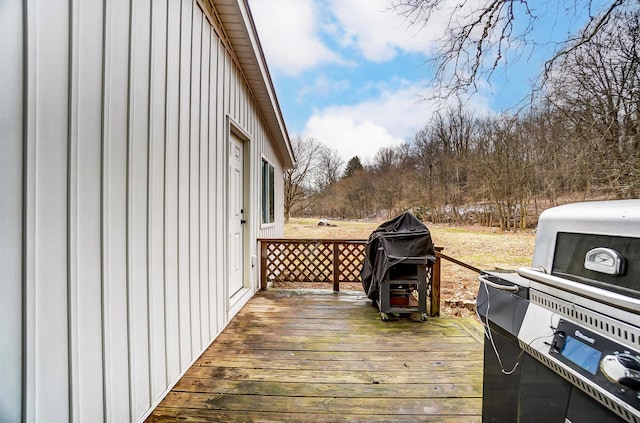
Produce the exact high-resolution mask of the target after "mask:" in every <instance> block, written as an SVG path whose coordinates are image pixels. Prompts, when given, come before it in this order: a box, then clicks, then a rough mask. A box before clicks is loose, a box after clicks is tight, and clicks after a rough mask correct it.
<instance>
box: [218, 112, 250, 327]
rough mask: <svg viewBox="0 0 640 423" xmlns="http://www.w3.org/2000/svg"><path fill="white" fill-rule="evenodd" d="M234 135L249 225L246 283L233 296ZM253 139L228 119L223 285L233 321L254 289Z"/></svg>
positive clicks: (245, 238)
mask: <svg viewBox="0 0 640 423" xmlns="http://www.w3.org/2000/svg"><path fill="white" fill-rule="evenodd" d="M232 135H233V136H235V137H237V138H238V139H239V141H240V142H241V143H242V160H243V162H242V167H243V169H242V186H243V190H242V191H243V210H244V211H243V214H244V220H246V222H247V223H246V224H245V225H244V227H243V230H242V237H243V239H242V241H243V243H242V244H243V245H242V269H243V272H242V273H243V281H242V288H241V289H240V290H239V291H238V292H236V293H235V294H233V295H231V293H230V292H229V291H230V290H229V278H230V276H231V267H230V266H231V265H230V258H231V254H230V248H229V247H230V244H229V230H230V225H229V219H230V212H229V209H230V200H231V196H230V189H231V177H230V176H231V175H230V172H231V156H230V155H231V148H230V146H231V142H232V141H231V137H232ZM250 141H251V137H250V136H249V134H248V133H247V132H246V131H244V130H243V129H242V128H241V127H240V125H238V124H237V123H236V122H234V121H233V119H231V117H230V116H227V129H226V134H225V142H226V144H225V150H226V160H225V165H226V175H225V177H226V183H225V192H226V207H225V212H224V214H225V224H224V227H225V232H224V233H225V237H224V245H225V253H224V260H225V263H224V267H225V278H224V281H223V284H224V290H223V291H224V300H225V304H226V307H225V308H226V311H227V319H228V320H230V319H231V317H233V316H234V315H235V314H236V313H237V312H238V311H239V310H240V308H242V306H243V305H244V303H245V302H246V300H248V299H249V298H250V297H251V295H252V294H253V289H252V286H251V281H252V279H253V278H252V277H251V274H250V272H251V267H250V257H251V249H250V246H251V243H250V240H251V239H252V235H251V234H252V233H253V226H254V225H253V204H252V202H251V198H252V197H251V192H252V190H251V184H250V181H251V177H252V175H253V173H254V172H253V169H252V168H251V144H250Z"/></svg>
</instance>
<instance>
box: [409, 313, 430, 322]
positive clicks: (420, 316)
mask: <svg viewBox="0 0 640 423" xmlns="http://www.w3.org/2000/svg"><path fill="white" fill-rule="evenodd" d="M427 318H428V317H427V313H413V314H412V315H411V320H413V321H414V322H420V323H424V322H426V321H427Z"/></svg>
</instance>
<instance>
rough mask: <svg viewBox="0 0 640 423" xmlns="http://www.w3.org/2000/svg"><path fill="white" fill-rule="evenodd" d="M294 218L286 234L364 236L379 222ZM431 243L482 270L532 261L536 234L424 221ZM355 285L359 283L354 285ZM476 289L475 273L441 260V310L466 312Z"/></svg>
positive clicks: (301, 236) (452, 312)
mask: <svg viewBox="0 0 640 423" xmlns="http://www.w3.org/2000/svg"><path fill="white" fill-rule="evenodd" d="M318 221H319V219H300V218H293V219H291V222H290V223H288V224H286V225H285V237H286V238H329V239H367V238H368V237H369V235H370V234H371V232H373V230H374V229H375V228H377V227H378V225H379V224H380V223H381V222H355V221H330V223H331V224H333V225H335V226H318ZM427 227H428V228H429V231H430V232H431V237H432V239H433V243H434V244H435V245H436V246H438V247H442V248H443V249H444V250H443V251H442V252H443V253H444V254H446V255H448V256H451V257H453V258H455V259H457V260H460V261H462V262H465V263H468V264H470V265H472V266H474V267H477V268H480V269H482V270H495V269H506V270H515V269H516V268H518V267H520V266H529V265H531V257H532V255H533V245H534V241H535V234H534V233H533V232H532V231H519V232H502V231H500V230H499V229H497V228H486V227H481V226H465V227H453V226H445V225H432V224H427ZM349 288H352V287H349ZM355 288H358V287H355ZM477 290H478V282H477V274H476V273H474V272H472V271H470V270H467V269H465V268H463V267H460V266H458V265H456V264H453V263H451V262H447V261H444V262H443V264H442V287H441V298H442V304H441V307H442V310H443V313H444V314H447V315H469V314H471V313H472V311H471V309H472V304H473V302H474V301H475V298H476V294H477Z"/></svg>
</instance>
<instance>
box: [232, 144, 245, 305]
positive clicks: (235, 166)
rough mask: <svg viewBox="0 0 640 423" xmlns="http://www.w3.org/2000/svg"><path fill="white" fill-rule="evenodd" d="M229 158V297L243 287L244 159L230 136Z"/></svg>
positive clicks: (240, 150)
mask: <svg viewBox="0 0 640 423" xmlns="http://www.w3.org/2000/svg"><path fill="white" fill-rule="evenodd" d="M230 139H231V146H230V147H231V148H230V157H229V297H232V296H233V295H234V294H236V293H237V292H238V291H239V290H241V289H242V287H243V286H244V226H245V225H244V215H243V214H244V213H243V212H244V210H243V209H244V166H243V164H244V157H243V144H242V141H241V140H240V139H239V138H238V137H236V136H235V135H233V134H231V136H230Z"/></svg>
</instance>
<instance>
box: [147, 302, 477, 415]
mask: <svg viewBox="0 0 640 423" xmlns="http://www.w3.org/2000/svg"><path fill="white" fill-rule="evenodd" d="M482 356H483V355H482V329H481V326H480V325H479V324H478V323H477V322H476V321H474V320H473V319H463V318H446V317H442V318H430V319H429V320H428V321H427V322H426V323H418V322H413V321H411V320H409V319H401V320H399V321H392V322H382V321H381V320H380V318H379V315H378V313H377V310H376V309H375V308H374V307H372V306H371V303H370V301H368V300H367V299H366V297H365V296H364V295H363V294H361V293H339V294H336V293H323V292H321V291H317V292H310V291H306V292H293V291H268V292H261V293H259V294H258V295H256V297H254V298H253V299H252V300H251V301H249V303H248V304H247V305H246V306H245V307H244V308H243V309H242V310H241V311H240V312H239V313H238V315H237V316H236V317H235V318H234V319H233V320H232V321H231V322H230V324H229V326H228V327H227V328H226V329H225V330H224V331H223V332H222V334H220V336H219V337H218V338H217V339H216V341H214V342H213V344H212V345H211V346H210V347H209V348H208V349H207V350H206V351H205V353H204V354H203V355H202V356H201V357H200V358H199V359H198V360H197V361H196V363H195V364H194V365H193V366H192V367H191V368H190V369H189V370H188V371H187V372H186V373H185V375H184V377H183V378H182V379H181V380H180V381H179V382H178V383H177V384H176V386H175V387H174V389H173V390H172V392H171V393H170V394H169V395H167V397H166V398H165V399H164V400H163V401H162V402H161V403H160V405H159V406H158V407H157V408H156V410H154V412H153V413H152V414H151V416H150V417H149V418H148V419H147V421H148V422H164V421H174V420H176V419H180V420H183V421H187V422H189V421H191V422H198V421H234V422H235V421H246V422H252V421H260V422H289V421H297V422H307V421H309V422H311V421H313V422H334V421H355V422H358V421H363V422H365V421H366V422H397V421H403V422H404V421H406V422H418V421H421V422H424V421H438V422H474V421H477V422H479V421H481V408H482Z"/></svg>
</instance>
